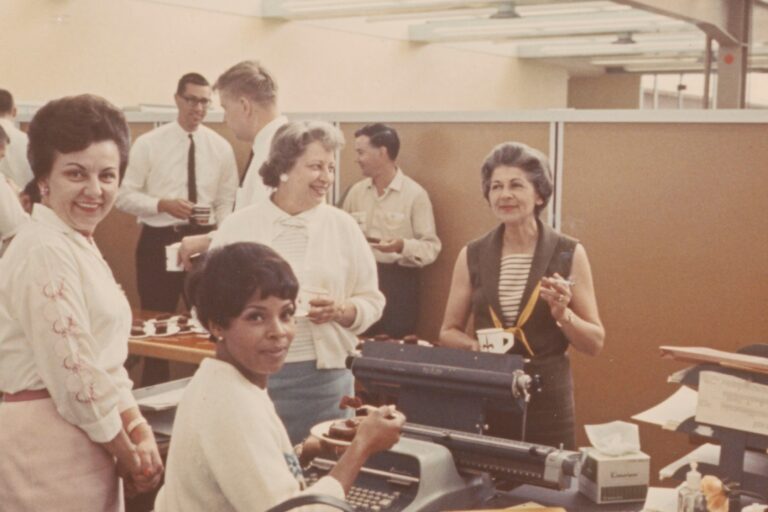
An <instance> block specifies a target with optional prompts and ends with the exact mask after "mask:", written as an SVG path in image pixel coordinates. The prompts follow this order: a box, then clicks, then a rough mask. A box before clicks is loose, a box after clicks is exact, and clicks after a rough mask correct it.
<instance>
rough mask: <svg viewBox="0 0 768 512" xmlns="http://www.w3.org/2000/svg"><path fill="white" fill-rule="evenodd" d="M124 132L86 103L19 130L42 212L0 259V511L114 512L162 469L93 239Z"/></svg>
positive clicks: (116, 293)
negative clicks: (136, 393) (127, 363)
mask: <svg viewBox="0 0 768 512" xmlns="http://www.w3.org/2000/svg"><path fill="white" fill-rule="evenodd" d="M128 144H129V137H128V126H127V125H126V122H125V118H124V116H123V114H122V112H120V111H119V110H118V109H117V108H115V107H114V106H113V105H112V104H110V103H109V102H107V101H106V100H104V99H102V98H99V97H97V96H91V95H82V96H74V97H68V98H62V99H59V100H55V101H51V102H49V103H48V104H46V105H45V106H44V107H42V108H41V109H40V110H39V111H38V112H37V113H36V114H35V116H34V117H33V119H32V121H31V123H30V125H29V149H28V152H29V161H30V164H31V165H32V170H33V172H34V175H35V181H36V183H37V184H38V186H39V187H40V193H41V198H42V199H41V203H39V204H35V205H34V207H33V210H32V218H31V220H30V221H29V222H27V223H25V224H24V225H23V226H22V228H21V229H20V230H19V232H18V234H17V235H16V237H15V238H14V240H13V243H12V244H11V245H10V246H9V249H8V251H7V252H6V254H5V255H4V256H3V258H2V259H1V260H0V392H2V393H3V394H4V396H3V402H2V403H1V404H0V446H1V447H2V450H1V451H2V457H0V503H2V508H3V510H64V509H66V510H99V511H121V510H123V508H124V505H123V490H122V483H121V481H120V479H119V476H122V477H123V479H124V481H125V483H126V484H127V486H128V490H129V491H131V492H134V491H139V492H141V491H148V490H150V489H153V488H155V487H156V486H157V484H158V483H159V481H160V478H161V475H162V471H163V465H162V462H161V460H160V455H159V453H158V450H157V444H156V443H155V439H154V436H153V435H152V429H151V428H150V427H149V425H148V424H147V421H146V420H145V419H144V417H142V415H141V413H140V412H139V408H138V407H137V405H136V401H135V400H134V398H133V395H132V393H131V387H132V383H131V381H130V379H129V378H128V374H127V373H126V371H125V368H124V367H123V363H124V362H125V358H126V356H127V355H128V336H129V333H130V328H131V309H130V306H129V304H128V300H127V299H126V297H125V294H124V293H123V290H122V289H121V288H120V286H119V285H118V284H117V283H116V282H115V278H114V277H113V275H112V271H111V270H110V268H109V266H108V265H107V263H106V261H104V259H103V258H102V256H101V253H100V252H99V250H98V248H97V247H96V244H95V243H94V240H93V232H94V230H95V229H96V227H97V226H98V225H99V223H100V222H101V221H102V220H103V219H104V217H106V216H107V214H108V213H109V211H110V210H111V209H112V206H113V204H114V202H115V195H116V193H117V189H118V185H119V183H120V177H121V175H122V173H123V171H124V170H125V167H126V165H127V163H128Z"/></svg>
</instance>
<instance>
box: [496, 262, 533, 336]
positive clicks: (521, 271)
mask: <svg viewBox="0 0 768 512" xmlns="http://www.w3.org/2000/svg"><path fill="white" fill-rule="evenodd" d="M532 261H533V254H508V255H507V256H503V257H502V258H501V268H500V269H499V304H500V305H501V314H502V315H503V316H504V325H505V326H512V325H515V322H516V321H517V315H518V313H519V312H520V307H521V306H520V301H521V300H522V298H523V292H524V291H525V284H526V282H527V281H528V274H529V272H530V270H531V262H532Z"/></svg>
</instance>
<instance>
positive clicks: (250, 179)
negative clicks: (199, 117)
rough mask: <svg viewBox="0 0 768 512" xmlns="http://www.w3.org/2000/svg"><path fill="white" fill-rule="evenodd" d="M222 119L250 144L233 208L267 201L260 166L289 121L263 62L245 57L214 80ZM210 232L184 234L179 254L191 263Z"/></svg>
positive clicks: (185, 264) (270, 190) (207, 240)
mask: <svg viewBox="0 0 768 512" xmlns="http://www.w3.org/2000/svg"><path fill="white" fill-rule="evenodd" d="M214 88H215V89H216V90H217V91H218V92H219V99H220V100H221V107H222V108H223V109H224V122H225V123H226V124H227V126H228V127H229V128H230V130H232V132H233V133H234V134H235V137H237V139H238V140H241V141H243V142H247V143H249V144H251V155H250V157H249V158H248V164H247V165H246V168H245V172H244V173H243V175H242V177H241V178H240V187H239V188H238V189H237V198H236V200H235V210H239V209H241V208H244V207H246V206H251V205H252V204H256V203H257V202H259V201H268V200H269V196H270V194H271V193H272V191H273V189H271V188H270V187H267V186H266V185H264V181H263V180H262V178H261V176H260V175H259V169H260V168H261V165H262V164H263V163H264V161H265V160H266V159H267V157H268V156H269V148H270V146H271V144H272V138H273V137H274V136H275V133H277V130H278V129H279V128H280V127H281V126H283V125H284V124H286V123H287V122H288V118H287V117H285V116H284V115H282V114H281V113H280V109H279V108H278V105H277V83H276V82H275V80H274V78H272V75H271V74H270V73H269V71H267V69H266V68H264V66H262V65H261V64H260V63H259V62H257V61H255V60H244V61H242V62H239V63H237V64H235V65H234V66H232V67H231V68H229V69H228V70H226V71H225V72H224V73H222V74H221V76H220V77H219V78H218V80H216V83H215V84H214ZM210 243H211V239H210V237H209V236H206V235H200V236H189V237H185V238H184V240H183V241H182V243H181V249H180V250H179V256H180V257H181V259H182V261H183V262H184V266H185V267H190V266H191V263H190V260H189V258H190V256H191V255H194V254H199V253H202V252H204V251H206V250H207V249H208V246H209V245H210Z"/></svg>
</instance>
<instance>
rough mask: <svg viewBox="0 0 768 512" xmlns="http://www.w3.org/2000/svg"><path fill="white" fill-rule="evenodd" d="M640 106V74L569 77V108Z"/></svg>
mask: <svg viewBox="0 0 768 512" xmlns="http://www.w3.org/2000/svg"><path fill="white" fill-rule="evenodd" d="M639 106H640V75H633V74H621V75H618V74H617V75H599V76H574V77H571V78H569V79H568V108H579V109H603V108H614V109H622V108H623V109H634V108H638V107H639Z"/></svg>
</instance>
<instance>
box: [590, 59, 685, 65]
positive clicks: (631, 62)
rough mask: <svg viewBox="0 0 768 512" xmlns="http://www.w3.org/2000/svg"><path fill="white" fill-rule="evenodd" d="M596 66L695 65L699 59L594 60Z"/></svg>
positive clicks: (592, 62)
mask: <svg viewBox="0 0 768 512" xmlns="http://www.w3.org/2000/svg"><path fill="white" fill-rule="evenodd" d="M589 62H590V64H594V65H595V66H627V65H644V64H670V63H672V64H695V63H697V62H700V59H699V57H627V58H625V59H592V60H590V61H589Z"/></svg>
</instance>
